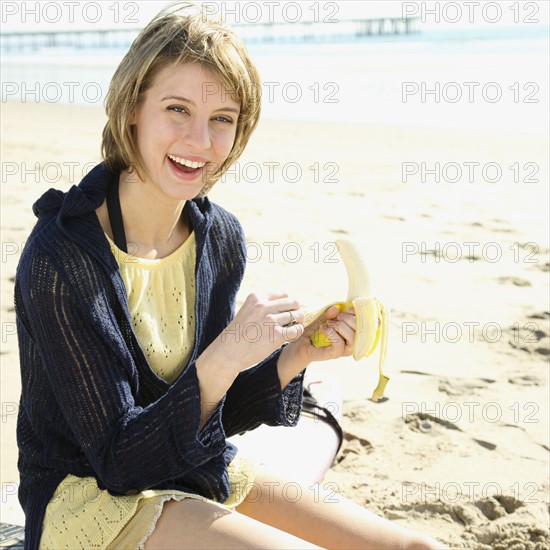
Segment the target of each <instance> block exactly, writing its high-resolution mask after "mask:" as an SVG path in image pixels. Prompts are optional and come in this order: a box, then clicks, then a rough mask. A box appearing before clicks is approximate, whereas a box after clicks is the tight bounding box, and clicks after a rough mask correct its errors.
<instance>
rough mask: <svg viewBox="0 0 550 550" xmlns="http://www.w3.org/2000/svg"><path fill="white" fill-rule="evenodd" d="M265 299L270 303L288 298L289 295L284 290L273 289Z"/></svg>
mask: <svg viewBox="0 0 550 550" xmlns="http://www.w3.org/2000/svg"><path fill="white" fill-rule="evenodd" d="M265 297H266V298H267V299H268V300H270V301H271V300H279V299H281V298H288V293H286V292H283V291H282V290H279V289H271V290H268V291H267V292H266V293H265Z"/></svg>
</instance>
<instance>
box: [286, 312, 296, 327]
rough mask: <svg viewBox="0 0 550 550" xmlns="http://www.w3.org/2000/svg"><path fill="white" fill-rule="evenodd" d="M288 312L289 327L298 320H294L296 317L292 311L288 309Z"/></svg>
mask: <svg viewBox="0 0 550 550" xmlns="http://www.w3.org/2000/svg"><path fill="white" fill-rule="evenodd" d="M289 313H290V323H288V325H287V326H288V327H291V326H292V325H296V324H297V323H298V321H296V317H294V313H292V311H289Z"/></svg>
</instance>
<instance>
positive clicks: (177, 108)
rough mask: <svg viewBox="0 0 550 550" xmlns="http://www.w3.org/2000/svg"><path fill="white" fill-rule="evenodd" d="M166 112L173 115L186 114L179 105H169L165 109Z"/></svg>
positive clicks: (183, 108)
mask: <svg viewBox="0 0 550 550" xmlns="http://www.w3.org/2000/svg"><path fill="white" fill-rule="evenodd" d="M166 110H167V111H172V112H174V113H186V112H187V111H186V109H185V107H181V106H180V105H170V106H169V107H166Z"/></svg>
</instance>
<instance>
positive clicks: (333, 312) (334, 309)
mask: <svg viewBox="0 0 550 550" xmlns="http://www.w3.org/2000/svg"><path fill="white" fill-rule="evenodd" d="M339 313H340V308H339V307H338V306H330V307H329V308H328V309H327V310H326V311H325V312H324V313H323V314H322V315H321V316H320V317H319V320H320V321H321V322H323V321H329V320H330V319H336V317H338V315H339Z"/></svg>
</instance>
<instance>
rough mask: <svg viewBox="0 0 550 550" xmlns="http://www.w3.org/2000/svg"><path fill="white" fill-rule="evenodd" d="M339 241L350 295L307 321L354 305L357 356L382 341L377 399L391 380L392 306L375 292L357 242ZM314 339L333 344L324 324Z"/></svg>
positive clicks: (321, 344)
mask: <svg viewBox="0 0 550 550" xmlns="http://www.w3.org/2000/svg"><path fill="white" fill-rule="evenodd" d="M335 244H336V246H337V247H338V252H339V254H340V257H341V258H342V261H343V262H344V265H345V267H346V271H347V275H348V296H347V299H346V301H345V302H334V303H333V304H329V305H327V306H325V307H324V308H322V309H321V310H319V311H317V312H316V313H306V317H305V323H304V325H305V326H308V325H310V324H311V323H313V322H314V321H315V320H317V319H318V318H319V316H320V315H321V314H322V313H323V312H325V311H326V310H327V309H329V308H331V307H333V306H337V307H338V309H339V310H340V312H348V311H350V310H351V309H352V308H353V310H354V312H355V317H356V330H355V340H354V342H353V358H354V359H355V360H356V361H359V360H360V359H361V358H362V357H369V355H372V354H373V353H374V351H375V350H376V348H377V347H378V346H379V345H380V356H379V361H378V371H379V376H378V385H377V386H376V388H375V390H374V392H373V394H372V397H371V399H372V400H373V401H375V402H376V401H378V400H379V399H380V398H382V397H383V396H384V391H385V389H386V385H387V383H388V381H389V377H388V376H386V375H385V374H384V372H383V368H384V361H385V359H386V351H387V347H388V324H389V310H388V309H387V308H386V307H385V306H384V304H383V303H382V302H381V301H380V300H378V298H376V297H374V296H372V295H371V290H370V278H369V272H368V270H367V266H366V265H365V262H364V261H363V258H362V257H361V254H360V253H359V251H358V250H357V248H356V247H355V246H354V245H353V243H352V242H351V241H348V240H344V239H340V240H337V241H336V242H335ZM310 341H311V343H312V345H313V346H315V347H316V348H321V347H327V346H330V345H332V342H331V340H330V337H329V336H327V335H326V334H324V333H323V332H322V331H321V329H320V328H318V329H317V330H316V331H315V332H314V334H313V336H312V337H311V339H310Z"/></svg>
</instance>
